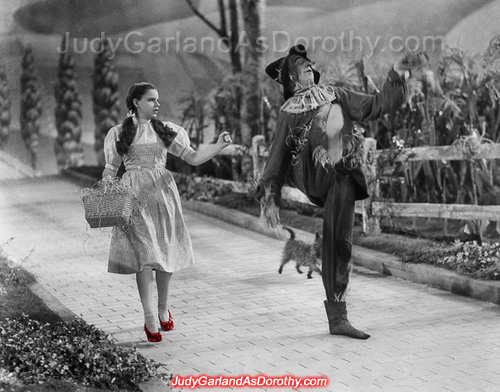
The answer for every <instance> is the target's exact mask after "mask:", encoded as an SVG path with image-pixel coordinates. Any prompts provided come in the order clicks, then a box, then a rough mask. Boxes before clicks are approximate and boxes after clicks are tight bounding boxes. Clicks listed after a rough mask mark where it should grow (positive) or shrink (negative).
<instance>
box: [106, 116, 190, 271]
mask: <svg viewBox="0 0 500 392" xmlns="http://www.w3.org/2000/svg"><path fill="white" fill-rule="evenodd" d="M134 122H135V123H136V125H137V134H136V137H135V139H134V141H133V142H132V144H131V145H130V148H129V151H128V152H127V154H124V155H123V157H122V156H120V155H119V154H118V153H117V151H116V140H117V138H118V135H119V134H120V132H121V125H118V126H116V127H114V128H112V129H111V130H110V131H109V132H108V135H107V136H106V140H105V146H104V151H105V157H106V166H107V167H112V168H114V169H116V168H117V167H119V165H120V163H121V160H122V159H123V163H124V165H125V169H126V172H125V173H124V175H123V177H122V182H123V183H124V184H126V185H129V186H131V188H132V189H133V191H134V192H135V193H136V195H137V197H138V200H139V208H137V209H136V211H134V214H133V216H132V218H131V223H130V225H129V226H128V227H125V228H121V227H114V228H113V231H112V237H111V244H110V252H109V261H108V272H111V273H117V274H131V273H136V272H140V271H143V270H144V269H145V268H152V269H155V270H160V271H166V272H175V271H179V270H181V269H184V268H187V267H190V266H191V265H193V264H194V257H193V247H192V243H191V238H190V236H189V233H188V230H187V227H186V224H185V221H184V217H183V213H182V206H181V202H180V197H179V191H178V190H177V185H176V184H175V181H174V178H173V176H172V174H171V173H170V172H169V171H168V170H167V169H166V168H165V164H166V162H167V149H166V148H165V145H164V144H163V141H161V139H159V137H158V136H157V134H156V132H155V131H154V129H153V127H152V125H151V123H150V122H146V123H139V122H137V120H136V119H134ZM168 125H169V126H170V127H171V128H173V129H174V131H176V132H177V136H176V138H175V139H174V141H173V142H172V145H171V146H170V147H169V149H168V152H170V153H172V154H174V155H176V156H179V157H181V158H183V157H184V155H185V154H186V153H187V152H188V149H189V148H190V147H189V146H190V145H189V137H188V135H187V133H186V131H185V130H184V128H182V127H179V126H177V125H175V124H172V123H168Z"/></svg>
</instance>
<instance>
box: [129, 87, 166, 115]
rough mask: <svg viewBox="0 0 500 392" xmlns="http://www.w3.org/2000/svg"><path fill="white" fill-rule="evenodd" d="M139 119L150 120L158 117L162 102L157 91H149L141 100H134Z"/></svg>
mask: <svg viewBox="0 0 500 392" xmlns="http://www.w3.org/2000/svg"><path fill="white" fill-rule="evenodd" d="M134 105H135V107H136V108H137V117H139V118H142V119H145V120H150V119H152V118H154V117H156V116H157V115H158V111H159V109H160V101H159V97H158V91H157V90H147V91H146V92H145V93H144V95H143V96H142V98H141V99H134Z"/></svg>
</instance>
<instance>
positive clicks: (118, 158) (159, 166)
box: [102, 83, 231, 342]
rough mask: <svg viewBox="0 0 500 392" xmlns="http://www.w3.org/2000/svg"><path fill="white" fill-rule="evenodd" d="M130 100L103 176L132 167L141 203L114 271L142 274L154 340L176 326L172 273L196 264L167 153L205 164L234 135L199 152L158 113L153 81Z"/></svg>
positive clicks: (112, 255)
mask: <svg viewBox="0 0 500 392" xmlns="http://www.w3.org/2000/svg"><path fill="white" fill-rule="evenodd" d="M126 104H127V109H128V111H129V117H128V118H127V119H126V120H125V121H124V122H123V124H120V125H117V126H115V127H113V128H111V129H110V130H109V132H108V134H107V135H106V139H105V141H104V153H105V157H106V166H105V169H104V171H103V173H102V176H103V178H104V177H107V176H112V177H113V176H116V173H117V171H118V168H119V167H120V164H121V163H122V161H123V163H124V165H125V169H126V172H125V174H124V175H123V178H122V182H123V183H124V184H127V185H130V186H131V187H132V189H133V191H134V192H135V193H136V195H137V197H138V199H139V203H140V208H138V210H137V211H135V212H134V214H133V216H132V220H131V224H130V227H127V228H126V229H124V228H120V227H114V228H113V233H112V239H111V245H110V252H109V264H108V271H109V272H111V273H117V274H136V280H137V288H138V290H139V296H140V299H141V303H142V307H143V310H144V321H145V324H144V331H145V332H146V336H147V338H148V340H149V341H150V342H160V341H161V340H162V336H161V332H160V329H159V326H161V328H162V329H163V330H164V331H169V330H171V329H173V327H174V324H173V320H172V315H171V313H170V310H169V309H168V290H169V285H170V279H171V278H172V273H173V272H176V271H179V270H181V269H184V268H187V267H190V266H191V265H193V248H192V244H191V239H190V236H189V233H188V230H187V228H186V224H185V222H184V217H183V213H182V208H181V202H180V198H179V192H178V190H177V186H176V184H175V181H174V178H173V177H172V174H171V173H170V172H169V171H168V170H167V169H166V168H165V163H166V161H167V152H169V153H170V154H173V155H175V156H178V157H180V158H181V159H183V160H184V161H186V162H187V163H189V164H191V165H200V164H202V163H203V162H206V161H208V160H209V159H211V158H212V157H214V156H215V155H216V154H217V153H219V152H220V151H221V150H222V149H224V148H225V147H226V146H228V145H229V143H231V139H230V137H229V133H228V132H223V133H221V135H220V136H219V138H218V140H217V142H216V143H215V144H211V145H209V146H208V147H207V148H206V149H203V150H200V151H195V150H194V149H193V148H191V146H190V141H189V136H188V134H187V132H186V131H185V130H184V128H182V127H180V126H178V125H176V124H173V123H171V122H168V121H167V122H162V121H160V120H158V119H157V118H156V117H157V115H158V111H159V109H160V101H159V97H158V90H157V89H156V88H155V87H154V86H153V85H152V84H150V83H136V84H134V85H133V86H132V87H130V89H129V92H128V95H127V98H126ZM155 281H156V289H157V290H156V291H157V297H158V303H157V307H156V306H155V305H156V304H155V301H154V297H155Z"/></svg>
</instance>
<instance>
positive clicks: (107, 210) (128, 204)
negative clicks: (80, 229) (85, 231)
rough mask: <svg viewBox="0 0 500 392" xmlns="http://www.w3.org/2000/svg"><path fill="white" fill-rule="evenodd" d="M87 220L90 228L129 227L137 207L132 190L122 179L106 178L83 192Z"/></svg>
mask: <svg viewBox="0 0 500 392" xmlns="http://www.w3.org/2000/svg"><path fill="white" fill-rule="evenodd" d="M81 198H82V202H83V206H84V209H85V219H86V220H87V222H88V224H89V226H90V228H92V229H95V228H100V227H113V226H120V227H127V226H128V225H129V223H130V218H131V216H132V213H133V211H134V208H135V207H136V205H137V199H136V197H135V194H134V193H133V192H132V190H131V188H130V187H129V186H127V185H125V184H123V183H122V182H121V180H120V178H117V177H115V178H110V177H108V178H104V179H102V180H100V181H98V182H96V183H95V184H94V185H92V186H91V187H90V188H84V189H82V191H81Z"/></svg>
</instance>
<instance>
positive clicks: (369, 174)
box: [361, 137, 380, 235]
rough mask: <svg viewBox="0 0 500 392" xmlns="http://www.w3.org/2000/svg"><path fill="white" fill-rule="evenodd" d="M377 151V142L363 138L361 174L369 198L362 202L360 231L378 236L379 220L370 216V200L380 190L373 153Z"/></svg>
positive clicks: (375, 196)
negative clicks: (364, 179)
mask: <svg viewBox="0 0 500 392" xmlns="http://www.w3.org/2000/svg"><path fill="white" fill-rule="evenodd" d="M376 149H377V141H376V140H375V139H373V138H371V137H367V138H365V152H366V164H365V165H363V172H364V173H365V176H366V184H367V185H368V194H369V195H370V197H369V198H368V199H365V200H363V201H362V203H361V205H362V222H363V223H362V230H363V233H364V234H367V235H370V234H372V235H373V234H379V233H380V220H379V218H378V217H377V216H373V215H372V200H373V199H376V198H377V197H379V196H380V188H379V183H378V180H377V160H376V158H375V156H374V154H373V153H374V152H375V150H376Z"/></svg>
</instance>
